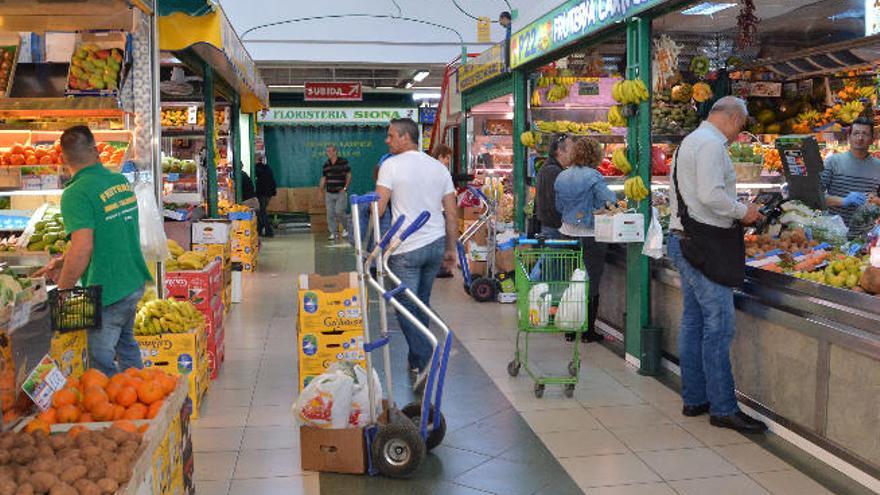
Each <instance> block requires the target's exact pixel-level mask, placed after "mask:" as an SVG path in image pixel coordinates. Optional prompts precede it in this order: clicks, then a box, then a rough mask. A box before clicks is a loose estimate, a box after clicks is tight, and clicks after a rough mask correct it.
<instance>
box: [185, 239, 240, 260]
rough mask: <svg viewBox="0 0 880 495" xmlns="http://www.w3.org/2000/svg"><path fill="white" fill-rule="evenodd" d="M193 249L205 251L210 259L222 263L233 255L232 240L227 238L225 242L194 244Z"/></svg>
mask: <svg viewBox="0 0 880 495" xmlns="http://www.w3.org/2000/svg"><path fill="white" fill-rule="evenodd" d="M192 248H193V251H197V252H202V253H205V254H206V255H207V256H208V259H209V260H216V261H219V262H220V263H223V264H225V263H228V262H229V260H230V257H231V256H232V242H231V241H229V240H227V241H226V242H224V243H223V244H193V246H192Z"/></svg>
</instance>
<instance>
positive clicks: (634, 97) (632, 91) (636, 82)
mask: <svg viewBox="0 0 880 495" xmlns="http://www.w3.org/2000/svg"><path fill="white" fill-rule="evenodd" d="M611 96H612V97H613V98H614V100H615V101H617V102H618V103H622V104H624V105H629V104H639V103H641V102H643V101H648V98H649V96H650V95H649V93H648V87H647V86H645V83H644V82H643V81H642V80H641V79H625V80H623V81H617V82H616V83H614V86H612V87H611Z"/></svg>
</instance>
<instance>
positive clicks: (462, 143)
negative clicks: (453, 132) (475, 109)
mask: <svg viewBox="0 0 880 495" xmlns="http://www.w3.org/2000/svg"><path fill="white" fill-rule="evenodd" d="M469 111H470V107H469V106H467V102H466V101H465V100H464V99H462V102H461V123H460V124H459V126H458V156H459V160H458V173H459V174H461V175H464V174H466V173H467V168H468V162H467V160H468V140H467V130H468V128H467V116H468V112H469Z"/></svg>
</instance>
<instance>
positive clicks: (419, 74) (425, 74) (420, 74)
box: [413, 70, 430, 82]
mask: <svg viewBox="0 0 880 495" xmlns="http://www.w3.org/2000/svg"><path fill="white" fill-rule="evenodd" d="M428 74H430V72H428V71H426V70H420V71H418V72H416V75H414V76H413V81H415V82H422V81H424V80H425V78H426V77H428Z"/></svg>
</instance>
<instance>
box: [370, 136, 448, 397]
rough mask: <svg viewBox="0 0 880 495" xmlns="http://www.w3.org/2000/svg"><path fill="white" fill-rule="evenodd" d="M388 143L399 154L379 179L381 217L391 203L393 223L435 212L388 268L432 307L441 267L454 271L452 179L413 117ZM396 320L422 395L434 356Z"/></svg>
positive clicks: (424, 342)
mask: <svg viewBox="0 0 880 495" xmlns="http://www.w3.org/2000/svg"><path fill="white" fill-rule="evenodd" d="M385 143H387V144H388V151H389V152H390V153H392V154H393V155H394V156H391V157H389V158H388V159H387V160H385V162H384V163H383V164H382V168H380V169H379V179H378V180H377V181H376V192H377V193H378V194H379V214H380V215H381V214H383V213H385V209H386V208H388V206H389V203H390V206H391V212H392V214H393V217H394V220H395V221H396V220H397V218H398V217H400V216H401V215H404V216H405V217H406V224H407V225H408V224H409V223H410V222H412V221H413V220H415V219H416V217H418V216H419V215H420V214H421V213H422V212H423V211H428V212H429V213H430V214H431V218H430V219H429V220H428V221H427V222H426V223H425V225H423V226H422V228H420V229H419V230H417V231H416V232H415V233H414V234H412V235H411V236H410V237H409V238H407V239H406V240H405V241H404V242H403V243H402V244H401V245H400V247H398V248H397V251H396V252H395V253H394V255H393V256H391V258H390V259H389V265H390V268H391V270H392V271H393V272H394V273H395V274H396V275H397V276H398V277H400V279H401V280H402V281H403V283H404V284H406V286H407V287H409V288H410V290H412V291H413V292H414V293H415V294H416V295H417V296H418V297H419V299H421V300H422V302H424V303H425V304H430V302H431V289H432V288H433V285H434V278H435V277H436V276H437V272H439V271H440V268H441V266H443V267H445V268H446V269H451V268H452V266H453V263H455V261H456V252H455V241H456V238H457V236H458V218H457V217H458V215H457V214H456V206H455V188H454V187H453V186H452V177H451V176H450V175H449V170H447V169H446V167H444V166H443V164H442V163H440V162H438V161H437V160H435V159H434V158H431V157H430V156H429V155H427V154H425V153H422V152H420V151H418V148H419V144H418V143H419V126H418V125H416V123H415V122H413V121H412V119H394V120H392V121H391V125H390V126H389V127H388V137H387V138H386V139H385ZM444 217H445V218H444ZM401 302H402V303H403V305H404V306H405V307H406V308H407V309H408V310H409V311H410V312H411V313H412V314H413V315H416V316H417V317H418V318H419V319H420V320H421V321H422V323H424V324H425V326H428V323H429V320H428V316H427V315H426V314H424V313H422V312H421V311H420V310H419V309H418V308H417V307H416V306H415V304H413V303H412V302H410V301H408V300H407V299H405V298H404V299H403V300H401ZM397 320H398V322H400V328H401V330H402V331H403V335H404V337H405V338H406V342H407V344H408V345H409V355H408V360H409V368H410V373H411V374H412V376H413V379H414V380H415V383H414V386H413V388H414V389H415V390H416V391H417V392H418V391H420V390H421V389H422V387H423V386H424V381H425V375H426V373H425V372H426V371H427V368H428V364H429V362H430V359H431V355H432V354H433V351H432V349H431V344H430V342H429V341H428V339H427V337H425V336H424V335H423V334H422V333H421V332H419V330H418V329H417V328H416V327H415V326H414V325H413V324H412V323H410V322H409V320H407V319H406V318H404V317H402V316H401V315H400V313H398V315H397Z"/></svg>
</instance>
